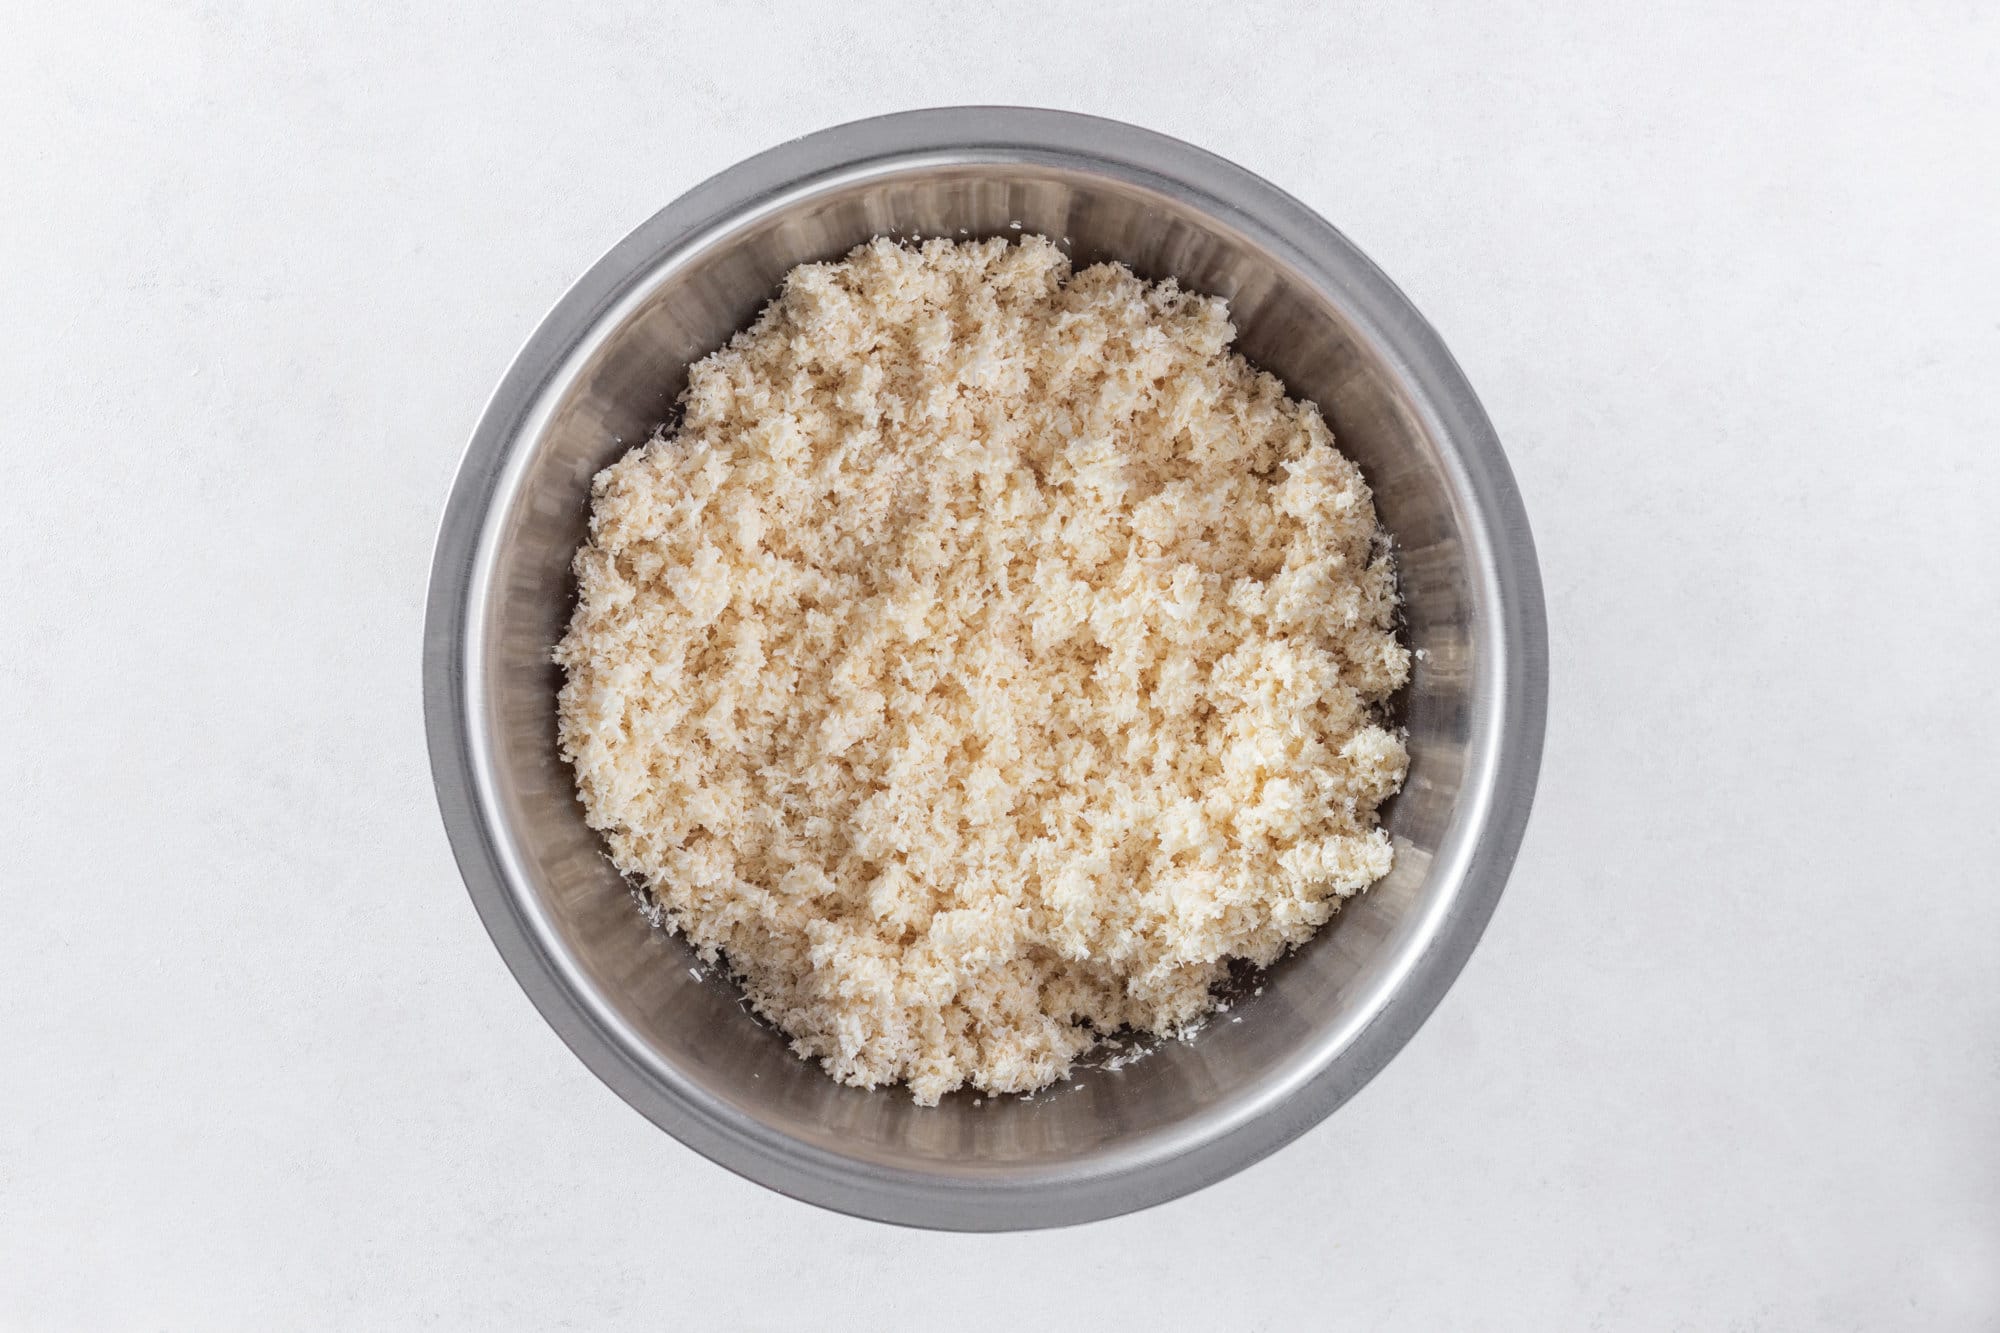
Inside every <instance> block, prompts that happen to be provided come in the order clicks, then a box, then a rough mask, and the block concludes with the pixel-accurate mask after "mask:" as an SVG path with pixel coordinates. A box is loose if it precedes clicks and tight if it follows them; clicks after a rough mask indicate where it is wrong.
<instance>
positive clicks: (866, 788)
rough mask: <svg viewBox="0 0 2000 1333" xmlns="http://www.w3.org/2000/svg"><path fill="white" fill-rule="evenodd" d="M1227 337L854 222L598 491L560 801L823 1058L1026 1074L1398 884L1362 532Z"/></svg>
mask: <svg viewBox="0 0 2000 1333" xmlns="http://www.w3.org/2000/svg"><path fill="white" fill-rule="evenodd" d="M1234 332H1235V331H1234V329H1233V328H1232V327H1231V326H1230V323H1229V318H1228V310H1227V308H1226V306H1225V305H1224V303H1223V302H1222V301H1220V300H1215V299H1212V298H1208V297H1203V296H1198V295H1194V294H1192V293H1189V292H1185V291H1181V290H1179V289H1178V288H1176V287H1175V285H1174V284H1173V283H1171V282H1167V283H1162V284H1157V285H1153V284H1147V283H1144V282H1141V281H1139V280H1138V279H1137V278H1135V277H1134V276H1133V275H1132V274H1131V273H1130V272H1129V271H1127V270H1126V269H1124V268H1123V267H1120V266H1117V265H1102V264H1101V265H1097V266H1095V267H1092V268H1087V269H1084V270H1083V271H1082V272H1078V273H1072V272H1071V271H1070V267H1069V264H1068V261H1067V260H1065V258H1064V257H1063V255H1062V253H1061V252H1060V251H1059V250H1058V249H1057V248H1056V247H1055V246H1054V245H1053V244H1051V243H1050V242H1048V241H1047V240H1045V239H1043V238H1041V237H1037V236H1026V237H1022V238H1020V239H1019V240H1018V241H1017V242H1016V243H1013V244H1009V243H1008V242H1007V241H1005V240H998V239H996V240H985V241H973V242H958V243H953V242H949V241H943V240H934V241H929V242H926V243H925V244H923V245H922V246H921V247H910V246H902V245H897V244H894V243H891V242H889V241H886V240H877V241H874V242H872V243H871V244H868V245H864V246H862V247H860V248H859V249H857V250H855V251H854V252H853V253H852V254H850V255H849V256H848V257H847V258H846V259H844V260H842V261H840V262H838V263H826V264H807V265H804V266H802V267H799V268H797V269H794V270H793V271H792V272H791V274H790V275H789V276H788V277H787V278H786V280H785V284H784V289H783V292H782V294H781V295H780V296H779V298H778V299H777V300H776V301H774V302H773V303H772V304H771V306H770V307H769V308H768V309H766V310H765V311H764V313H763V315H762V316H761V317H760V318H759V319H758V320H757V322H756V324H755V325H754V326H753V327H752V328H751V329H750V330H749V331H747V332H745V333H742V334H739V335H738V336H737V337H736V339H735V340H734V341H733V342H731V343H730V345H729V346H728V347H727V348H725V349H724V350H722V351H720V352H717V353H716V354H715V355H713V356H711V357H709V358H708V359H707V360H705V361H702V362H701V363H700V364H698V365H696V366H695V367H693V369H692V371H691V372H690V379H689V384H688V389H687V394H686V398H685V401H684V412H683V419H682V421H681V424H680V427H679V429H678V430H677V431H675V432H673V433H672V434H662V435H661V436H659V437H656V438H655V439H653V440H652V441H651V442H650V443H648V444H646V445H645V446H643V447H641V448H638V449H634V450H633V451H632V452H630V453H628V454H627V455H626V456H625V457H624V458H623V459H621V460H620V461H619V462H617V463H616V464H614V465H613V466H611V467H609V468H607V469H606V470H605V471H604V472H603V473H601V474H600V475H599V476H598V477H597V480H596V487H595V491H594V498H593V504H592V510H591V521H590V540H589V542H588V543H587V544H586V545H585V546H584V547H583V549H582V550H580V551H579V552H578V553H577V556H576V574H577V578H578V581H579V585H580V597H579V601H578V604H577V607H576V612H575V617H574V619H573V620H572V622H571V624H570V627H569V631H568V634H567V635H566V636H565V637H564V639H563V641H562V644H561V645H560V647H559V648H558V649H557V651H556V658H557V660H558V661H559V662H560V663H561V664H562V666H563V667H565V668H566V670H567V679H566V683H565V684H564V686H563V690H562V698H561V741H562V746H563V750H564V753H565V755H566V757H567V758H568V759H569V760H570V762H571V763H572V764H573V765H574V767H575V770H576V779H577V790H578V793H579V794H580V796H581V798H582V802H583V806H584V809H585V812H586V815H587V817H588V819H589V821H590V823H591V825H592V826H593V827H595V828H598V829H600V830H602V831H603V832H604V834H605V836H606V838H607V840H608V842H609V845H610V849H611V855H612V859H613V861H614V862H615V863H616V864H617V865H618V866H619V867H620V868H621V869H622V870H624V871H625V872H627V873H628V874H631V875H634V876H636V877H638V878H640V879H642V880H643V881H644V883H645V885H646V886H647V888H648V889H649V891H650V892H651V894H652V895H653V897H654V898H655V900H656V901H657V903H658V904H659V906H660V908H661V910H662V913H663V915H664V917H665V919H666V920H667V921H668V922H669V923H670V924H671V925H673V926H674V927H676V928H678V929H679V930H680V931H682V932H683V933H684V934H686V936H687V937H688V938H689V939H690V940H691V941H692V942H693V943H694V944H695V946H696V947H697V949H698V950H699V951H700V953H701V955H702V957H703V958H704V959H706V960H708V961H710V962H715V961H718V960H720V961H722V962H723V963H725V964H726V965H727V967H728V968H729V969H730V970H731V971H732V972H733V973H735V974H736V975H737V977H738V978H739V979H740V980H741V982H742V985H743V988H744V991H745V992H746V994H747V995H748V997H749V999H750V1001H751V1003H752V1005H753V1006H754V1007H755V1009H756V1010H757V1012H759V1013H760V1014H762V1015H764V1016H765V1017H766V1018H768V1019H770V1020H771V1021H772V1022H773V1023H775V1024H777V1025H778V1026H779V1027H780V1028H782V1029H784V1031H785V1032H787V1033H788V1034H790V1036H791V1037H792V1043H793V1048H794V1049H795V1050H796V1051H798V1052H799V1054H801V1055H803V1056H807V1057H817V1058H818V1059H819V1060H821V1061H822V1062H823V1063H824V1065H825V1067H826V1069H827V1070H828V1072H830V1073H831V1074H832V1075H833V1076H834V1077H836V1078H838V1079H840V1080H842V1081H843V1082H847V1083H853V1084H858V1085H861V1086H866V1087H873V1086H876V1085H878V1084H883V1083H889V1082H895V1081H897V1080H903V1081H906V1082H908V1084H909V1085H910V1088H911V1090H912V1092H913V1093H914V1095H915V1097H916V1099H917V1101H919V1102H921V1103H925V1104H930V1103H934V1102H936V1101H937V1100H938V1098H939V1097H940V1096H941V1095H942V1094H944V1093H946V1092H949V1091H951V1090H952V1089H954V1088H957V1087H960V1086H962V1085H964V1084H968V1083H969V1084H971V1085H972V1086H973V1087H975V1088H981V1089H984V1090H986V1091H988V1092H1020V1091H1027V1090H1032V1089H1035V1088H1039V1087H1042V1086H1044V1085H1046V1084H1048V1083H1050V1082H1052V1081H1053V1080H1055V1079H1058V1078H1061V1077H1063V1076H1064V1075H1065V1074H1066V1073H1067V1072H1068V1070H1069V1067H1070V1064H1071V1061H1072V1060H1073V1059H1075V1057H1077V1056H1078V1055H1079V1054H1081V1053H1082V1052H1083V1051H1085V1050H1086V1049H1088V1048H1089V1047H1090V1046H1091V1045H1092V1044H1093V1043H1094V1042H1095V1041H1096V1040H1097V1039H1098V1038H1099V1037H1100V1036H1103V1035H1107V1034H1110V1033H1112V1032H1114V1031H1116V1030H1118V1029H1120V1028H1123V1027H1127V1026H1129V1027H1131V1028H1134V1029H1139V1030H1143V1031H1147V1032H1156V1033H1167V1034H1175V1033H1179V1032H1182V1031H1185V1030H1186V1029H1187V1028H1188V1027H1189V1025H1190V1024H1191V1023H1193V1022H1194V1021H1195V1020H1197V1019H1198V1018H1200V1017H1201V1016H1202V1015H1203V1014H1204V1013H1206V1012H1207V1011H1208V1010H1209V1009H1210V1008H1211V1007H1212V1006H1213V1000H1212V998H1211V994H1210V987H1211V986H1213V985H1214V984H1215V983H1216V982H1218V981H1219V980H1221V979H1222V978H1223V976H1224V975H1225V973H1226V971H1227V968H1228V961H1229V960H1230V959H1232V958H1244V959H1249V960H1251V961H1252V962H1254V963H1258V964H1263V963H1269V962H1271V961H1272V960H1274V959H1275V958H1277V957H1278V955H1279V954H1280V953H1282V952H1283V951H1284V950H1285V949H1286V947H1287V946H1290V945H1296V944H1298V943H1300V942H1301V941H1303V940H1305V939H1306V938H1307V937H1309V936H1310V935H1311V934H1312V933H1313V931H1314V930H1315V929H1317V928H1318V927H1319V926H1320V925H1321V924H1322V923H1323V922H1325V921H1326V920H1327V918H1328V917H1330V916H1331V915H1332V914H1333V912H1334V911H1335V909H1336V908H1337V907H1338V905H1339V902H1340V900H1341V899H1342V898H1343V897H1345V896H1347V895H1350V894H1353V893H1355V892H1356V891H1358V890H1360V889H1362V888H1363V887H1365V886H1366V885H1368V884H1369V883H1371V882H1373V881H1374V880H1376V879H1377V878H1379V877H1380V876H1381V875H1382V874H1383V873H1384V872H1386V871H1387V870H1388V869H1389V862H1390V848H1389V842H1388V839H1387V838H1386V837H1385V835H1384V834H1383V833H1382V831H1381V830H1380V829H1379V828H1377V827H1376V817H1375V810H1376V806H1377V805H1378V804H1379V803H1380V802H1381V801H1382V800H1384V799H1385V798H1386V797H1388V796H1389V795H1390V794H1391V793H1392V792H1394V791H1395V790H1396V788H1397V786H1398V785H1399V784H1400V783H1401V781H1402V778H1403V773H1404V769H1405V763H1406V760H1405V755H1404V751H1403V746H1402V743H1401V741H1400V740H1399V739H1398V738H1397V736H1396V735H1394V734H1392V733H1391V732H1390V731H1388V730H1386V729H1384V727H1383V726H1382V725H1381V724H1380V722H1379V719H1378V717H1377V715H1376V713H1375V706H1376V705H1378V704H1380V703H1381V702H1382V701H1384V700H1385V699H1386V698H1387V697H1388V696H1389V694H1390V693H1391V692H1392V691H1394V690H1395V689H1396V687H1397V686H1399V685H1400V684H1402V682H1403V681H1404V679H1405V678H1406V677H1407V675H1408V672H1409V654H1408V652H1407V651H1406V650H1405V649H1404V648H1403V647H1402V646H1401V645H1400V644H1399V643H1398V642H1397V641H1396V637H1395V633H1394V629H1393V618H1394V613H1395V605H1396V602H1395V590H1394V578H1393V573H1392V569H1391V565H1390V560H1389V556H1388V554H1387V543H1386V542H1385V541H1384V540H1383V539H1382V538H1381V535H1380V533H1379V532H1378V529H1377V527H1376V520H1375V512H1374V506H1373V501H1372V498H1371V496H1370V494H1369V490H1368V487H1367V486H1366V484H1364V483H1363V481H1362V479H1361V475H1360V473H1359V472H1358V471H1357V470H1356V469H1355V467H1354V465H1353V464H1352V463H1350V462H1348V460H1347V459H1346V458H1344V457H1342V456H1341V455H1340V454H1339V453H1338V452H1337V451H1336V450H1335V448H1334V445H1333V439H1332V436H1331V435H1330V433H1329V432H1328V430H1327V427H1326V424H1325V422H1324V421H1322V420H1321V417H1320V414H1319V412H1318V410H1317V409H1316V408H1314V407H1313V405H1312V404H1310V403H1302V402H1297V401H1294V400H1292V399H1290V398H1287V397H1286V396H1285V391H1284V387H1283V386H1282V385H1281V384H1279V382H1278V381H1277V380H1275V379H1273V378H1272V377H1271V376H1269V375H1267V374H1262V373H1260V372H1258V371H1256V370H1253V369H1252V368H1251V367H1250V366H1249V365H1248V364H1246V363H1245V362H1244V360H1243V359H1242V358H1241V357H1240V356H1237V355H1234V354H1232V353H1231V352H1230V351H1229V344H1230V342H1231V340H1232V338H1233V337H1234Z"/></svg>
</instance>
